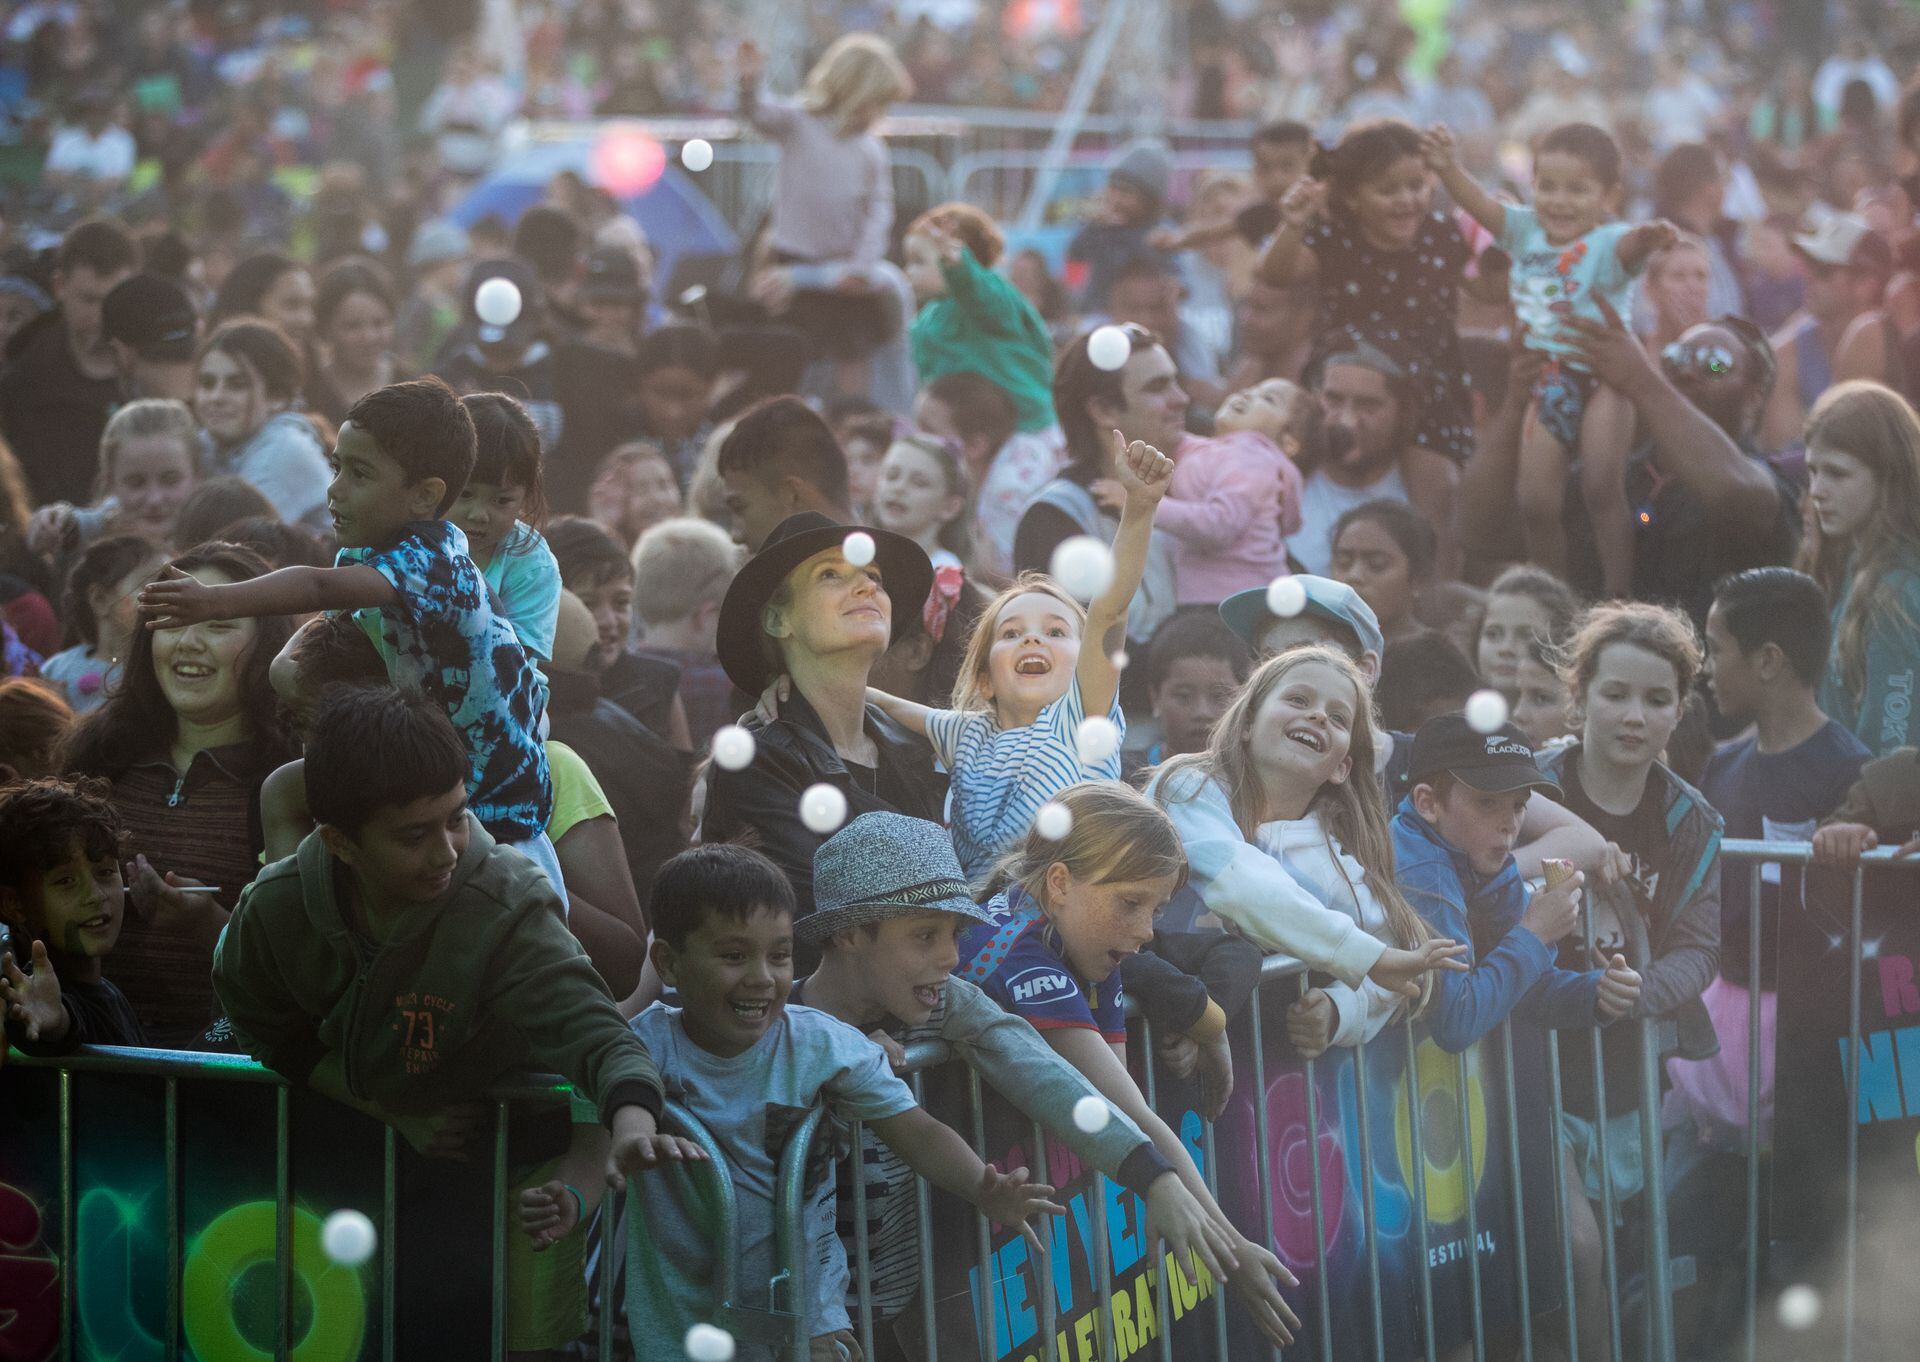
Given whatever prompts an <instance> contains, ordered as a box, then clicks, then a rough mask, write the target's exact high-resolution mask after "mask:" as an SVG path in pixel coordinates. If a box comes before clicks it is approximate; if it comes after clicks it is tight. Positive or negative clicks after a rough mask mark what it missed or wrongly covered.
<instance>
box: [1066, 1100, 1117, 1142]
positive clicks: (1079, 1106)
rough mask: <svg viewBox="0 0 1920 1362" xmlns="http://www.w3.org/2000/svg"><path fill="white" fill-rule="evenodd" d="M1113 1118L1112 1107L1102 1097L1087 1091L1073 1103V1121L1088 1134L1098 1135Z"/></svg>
mask: <svg viewBox="0 0 1920 1362" xmlns="http://www.w3.org/2000/svg"><path fill="white" fill-rule="evenodd" d="M1112 1119H1113V1108H1111V1107H1109V1106H1108V1105H1107V1099H1106V1098H1104V1097H1095V1096H1094V1095H1093V1094H1092V1093H1088V1094H1087V1095H1086V1096H1085V1097H1083V1098H1081V1099H1080V1100H1079V1101H1078V1102H1075V1103H1074V1104H1073V1123H1074V1125H1076V1126H1078V1127H1079V1128H1080V1129H1081V1130H1082V1131H1084V1132H1085V1133H1086V1134H1088V1135H1098V1134H1099V1133H1100V1132H1101V1131H1103V1130H1105V1129H1106V1128H1107V1122H1108V1121H1111V1120H1112Z"/></svg>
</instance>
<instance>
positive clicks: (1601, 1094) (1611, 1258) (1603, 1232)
mask: <svg viewBox="0 0 1920 1362" xmlns="http://www.w3.org/2000/svg"><path fill="white" fill-rule="evenodd" d="M1580 921H1581V926H1582V928H1583V929H1584V935H1585V937H1586V944H1587V958H1588V959H1589V960H1591V959H1592V958H1593V914H1592V912H1591V911H1590V910H1589V909H1588V908H1587V906H1586V905H1585V904H1582V905H1581V909H1580ZM1587 1043H1588V1046H1589V1054H1590V1055H1591V1056H1592V1059H1593V1109H1594V1123H1593V1139H1594V1151H1595V1153H1596V1154H1597V1155H1598V1156H1599V1160H1600V1254H1601V1261H1602V1263H1603V1264H1604V1265H1605V1272H1606V1283H1607V1332H1608V1336H1609V1342H1610V1343H1611V1344H1612V1351H1611V1353H1610V1354H1609V1356H1610V1358H1611V1359H1612V1362H1622V1359H1623V1357H1624V1354H1623V1353H1622V1352H1621V1349H1620V1262H1619V1257H1618V1250H1617V1247H1616V1245H1615V1243H1614V1237H1613V1161H1612V1158H1611V1156H1610V1154H1609V1153H1608V1150H1607V1062H1606V1051H1605V1049H1604V1047H1603V1046H1602V1045H1601V1038H1600V1028H1599V1027H1597V1026H1596V1027H1594V1028H1593V1029H1592V1030H1591V1031H1589V1032H1588V1033H1587ZM1641 1100H1642V1101H1645V1100H1647V1095H1646V1094H1645V1093H1642V1094H1641Z"/></svg>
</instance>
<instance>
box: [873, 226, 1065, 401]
mask: <svg viewBox="0 0 1920 1362" xmlns="http://www.w3.org/2000/svg"><path fill="white" fill-rule="evenodd" d="M940 273H941V275H942V277H944V278H945V279H946V281H947V295H946V297H944V298H934V299H932V300H930V301H929V302H928V303H927V305H926V306H925V307H923V308H921V309H920V315H919V316H917V317H915V318H914V319H913V325H912V327H911V328H910V329H909V330H908V340H909V342H910V343H911V345H912V347H913V364H914V367H915V368H916V369H918V370H919V371H920V385H921V386H922V387H925V386H926V385H927V384H929V383H931V382H933V381H934V380H935V379H936V378H942V377H944V376H945V375H947V374H979V375H980V376H981V377H982V378H985V379H990V380H992V381H993V382H994V383H997V384H999V385H1000V386H1001V387H1002V388H1004V389H1006V392H1007V396H1009V397H1011V398H1012V399H1013V405H1014V411H1015V413H1016V417H1017V423H1018V427H1019V429H1021V430H1025V431H1035V430H1045V429H1047V428H1048V427H1049V426H1051V425H1053V424H1054V413H1053V337H1052V336H1050V335H1049V334H1048V333H1047V324H1046V323H1045V322H1044V321H1042V320H1041V319H1040V314H1039V313H1038V312H1035V311H1034V310H1033V304H1032V303H1030V302H1028V301H1027V299H1026V296H1025V295H1024V294H1022V293H1021V292H1020V290H1019V289H1017V288H1015V287H1014V286H1013V285H1012V284H1011V283H1010V282H1008V281H1007V280H1006V279H1003V278H1002V277H1001V276H1000V275H998V274H995V273H994V272H993V271H992V270H990V269H988V268H987V267H986V266H985V265H982V264H981V263H980V262H979V261H978V260H976V259H974V255H973V252H972V251H971V250H963V251H962V252H961V254H960V259H959V260H958V261H957V262H956V263H953V264H948V263H946V262H944V261H943V262H941V266H940Z"/></svg>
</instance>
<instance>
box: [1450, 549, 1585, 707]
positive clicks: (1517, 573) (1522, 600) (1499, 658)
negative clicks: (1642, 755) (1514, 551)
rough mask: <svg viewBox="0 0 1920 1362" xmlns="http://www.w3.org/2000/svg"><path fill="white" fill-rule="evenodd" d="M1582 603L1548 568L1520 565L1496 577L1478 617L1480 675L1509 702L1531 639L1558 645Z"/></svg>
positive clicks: (1511, 700) (1512, 698) (1477, 650)
mask: <svg viewBox="0 0 1920 1362" xmlns="http://www.w3.org/2000/svg"><path fill="white" fill-rule="evenodd" d="M1578 609H1579V602H1578V601H1577V600H1576V599H1575V597H1574V594H1573V591H1572V589H1571V588H1569V587H1568V586H1567V584H1566V583H1565V582H1563V581H1561V580H1560V579H1559V578H1558V577H1556V576H1554V575H1553V574H1552V573H1551V572H1548V571H1546V570H1545V569H1544V568H1537V567H1531V566H1528V565H1525V564H1521V565H1519V566H1516V567H1510V568H1508V569H1507V570H1506V571H1505V572H1502V573H1501V574H1500V575H1499V576H1498V577H1495V578H1494V579H1493V585H1492V586H1490V587H1489V588H1487V605H1486V609H1485V610H1483V611H1482V612H1481V615H1480V639H1479V645H1478V647H1477V649H1476V650H1475V661H1476V662H1477V663H1478V665H1479V668H1480V679H1481V680H1482V681H1484V682H1486V683H1487V684H1488V685H1489V686H1491V687H1493V688H1494V689H1495V690H1497V691H1499V692H1500V693H1501V694H1502V695H1504V696H1505V697H1506V698H1507V703H1508V704H1509V705H1511V704H1512V703H1513V700H1514V690H1515V687H1516V686H1517V685H1518V684H1519V683H1518V681H1517V679H1516V678H1517V677H1518V676H1519V674H1520V659H1521V658H1523V657H1525V656H1526V652H1527V645H1528V644H1529V643H1530V642H1535V641H1537V642H1540V643H1544V644H1546V645H1548V646H1549V647H1558V646H1559V645H1561V644H1562V643H1564V642H1566V638H1567V633H1568V631H1569V630H1570V629H1571V628H1572V627H1573V617H1574V613H1575V611H1577V610H1578Z"/></svg>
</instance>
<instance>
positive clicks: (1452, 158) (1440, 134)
mask: <svg viewBox="0 0 1920 1362" xmlns="http://www.w3.org/2000/svg"><path fill="white" fill-rule="evenodd" d="M1420 159H1421V160H1423V161H1425V162H1426V163H1427V169H1428V170H1431V171H1433V172H1434V173H1435V174H1436V175H1437V174H1440V173H1441V172H1443V171H1446V170H1451V169H1452V168H1453V166H1454V164H1455V162H1457V161H1458V160H1459V159H1460V148H1459V144H1458V143H1456V142H1455V141H1454V138H1453V129H1452V128H1449V127H1448V126H1447V125H1446V124H1444V123H1435V124H1434V125H1433V126H1432V127H1430V128H1428V129H1427V130H1426V131H1425V132H1423V133H1421V134H1420Z"/></svg>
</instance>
